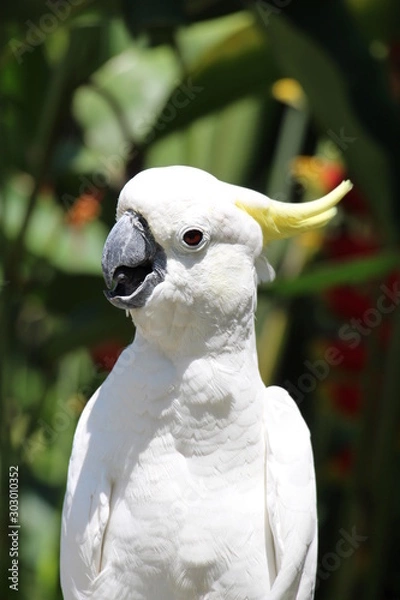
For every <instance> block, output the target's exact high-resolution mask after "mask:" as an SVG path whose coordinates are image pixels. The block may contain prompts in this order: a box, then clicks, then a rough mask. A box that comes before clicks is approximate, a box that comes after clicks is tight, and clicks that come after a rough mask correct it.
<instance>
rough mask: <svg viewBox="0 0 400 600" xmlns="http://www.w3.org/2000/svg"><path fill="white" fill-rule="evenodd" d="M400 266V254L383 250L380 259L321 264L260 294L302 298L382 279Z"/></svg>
mask: <svg viewBox="0 0 400 600" xmlns="http://www.w3.org/2000/svg"><path fill="white" fill-rule="evenodd" d="M399 266H400V257H399V254H398V252H394V251H390V250H387V251H382V252H381V253H380V254H378V255H377V256H372V257H368V258H360V259H356V260H349V261H343V262H334V263H326V264H322V265H321V264H320V265H319V266H318V267H314V268H313V269H312V270H310V271H309V272H308V273H304V275H301V276H300V277H297V278H295V279H287V280H279V279H278V280H275V281H274V282H272V283H270V284H269V285H267V286H264V287H262V288H261V289H260V294H267V295H269V294H275V295H278V296H283V297H293V296H303V295H306V294H314V293H318V292H322V291H324V290H327V289H329V288H331V287H334V286H337V285H356V284H359V283H364V282H366V281H370V280H371V279H376V278H383V277H385V275H387V274H388V273H390V271H392V270H393V269H395V268H396V267H399Z"/></svg>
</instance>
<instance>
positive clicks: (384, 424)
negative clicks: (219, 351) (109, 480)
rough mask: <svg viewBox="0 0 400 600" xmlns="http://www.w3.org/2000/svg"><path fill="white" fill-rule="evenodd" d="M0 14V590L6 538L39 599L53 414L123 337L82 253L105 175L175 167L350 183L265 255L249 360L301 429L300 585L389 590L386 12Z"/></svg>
mask: <svg viewBox="0 0 400 600" xmlns="http://www.w3.org/2000/svg"><path fill="white" fill-rule="evenodd" d="M0 22H1V29H0V42H1V51H0V85H1V98H0V111H1V112H0V150H1V154H0V174H1V177H0V181H1V183H0V185H1V189H0V193H1V213H0V214H1V220H0V244H1V246H0V255H1V266H0V277H1V279H0V281H1V286H0V306H1V335H0V353H1V482H2V489H1V508H0V523H1V531H2V536H1V551H2V557H1V565H0V566H1V578H0V586H1V590H0V596H1V598H13V597H14V595H15V594H16V592H15V591H12V590H10V588H9V585H10V584H11V583H12V580H9V579H8V577H9V576H10V575H11V573H10V571H8V569H10V567H11V560H12V557H11V556H10V554H9V552H10V549H11V550H13V549H14V550H17V551H18V561H19V562H18V575H19V579H18V586H19V598H23V599H25V598H26V599H28V598H29V600H56V599H59V598H61V595H60V591H59V584H58V546H59V526H60V513H61V505H62V499H63V494H64V487H65V480H66V469H67V463H68V458H69V454H70V448H71V442H72V436H73V432H74V429H75V425H76V421H77V419H78V417H79V414H80V412H81V410H82V407H83V406H84V404H85V402H86V401H87V399H88V398H89V397H90V395H91V394H92V392H93V391H94V390H95V389H96V387H97V386H98V385H99V384H100V383H101V381H102V380H103V379H104V377H105V376H106V374H107V372H108V371H109V370H110V369H111V368H112V365H113V363H114V362H115V360H116V357H117V356H118V354H119V352H120V351H121V349H122V348H123V347H124V345H126V344H127V343H129V341H130V340H131V339H132V337H133V330H132V326H131V324H130V322H129V321H128V320H126V319H125V316H124V314H123V313H122V311H118V310H116V309H114V308H113V307H111V306H110V305H108V303H107V302H106V300H105V299H104V297H103V294H102V289H103V282H102V277H101V270H100V257H101V251H102V245H103V243H104V240H105V237H106V235H107V231H108V230H109V229H110V227H111V226H112V223H113V220H114V211H115V206H116V200H117V196H118V191H119V189H120V188H121V186H122V185H123V183H124V182H125V181H126V180H127V179H128V178H129V177H132V176H133V175H134V174H135V173H137V172H138V171H140V170H141V169H143V168H146V167H149V166H156V165H167V164H189V165H192V166H197V167H200V168H203V169H206V170H208V171H210V172H211V173H213V174H214V175H216V176H217V177H219V178H221V179H224V180H226V181H230V182H232V183H237V184H241V185H245V186H248V187H252V188H255V189H258V190H260V191H262V192H266V193H268V194H269V195H271V196H273V197H275V198H278V199H280V200H288V201H292V202H298V201H302V200H303V199H310V198H314V197H317V196H318V195H321V194H323V193H325V192H327V191H329V190H330V189H332V188H333V187H334V186H335V185H337V184H338V183H339V182H340V181H341V180H342V179H343V178H347V177H348V178H350V179H351V180H352V181H353V182H354V184H355V187H354V190H353V191H352V192H351V193H350V194H349V195H348V196H347V197H346V198H345V199H344V200H343V201H342V203H341V211H340V214H339V215H338V217H337V219H336V220H335V221H334V222H333V223H332V224H331V225H330V226H329V227H328V228H327V229H326V230H325V231H323V232H316V233H312V234H307V235H303V236H301V237H300V238H298V239H295V240H291V241H285V242H282V243H275V244H274V245H272V246H271V247H270V248H269V250H268V255H269V257H270V260H271V262H272V263H273V264H274V266H275V268H276V271H277V280H276V282H275V283H273V284H272V285H270V286H268V287H267V286H264V287H263V288H262V289H260V295H259V309H258V315H257V331H258V342H259V357H260V369H261V372H262V375H263V377H264V380H265V382H266V383H267V384H268V383H272V382H274V383H279V384H280V385H283V386H285V387H286V388H287V389H288V390H289V391H290V392H291V393H292V395H293V397H294V398H295V399H296V401H297V402H298V403H299V406H300V409H301V410H302V412H303V414H304V416H305V418H306V420H307V422H308V423H309V425H310V428H311V432H312V439H313V443H314V448H315V460H316V468H317V479H318V490H319V521H320V557H319V567H318V589H317V596H316V597H317V598H318V599H321V600H352V599H354V598H363V599H366V600H375V599H376V600H383V599H391V600H396V599H397V600H399V598H400V550H399V548H400V489H399V481H400V469H399V447H400V445H399V441H400V438H399V407H400V402H399V400H400V397H399V396H400V394H399V391H400V390H399V388H400V366H399V364H400V361H399V357H400V311H399V308H398V305H399V303H400V298H399V291H400V279H399V258H398V247H397V244H398V237H399V219H400V208H399V207H400V204H399V193H400V160H399V158H400V144H399V139H400V121H399V116H400V4H399V3H398V2H397V0H382V1H380V2H377V1H376V0H347V1H345V0H334V1H333V0H326V1H325V2H320V1H311V0H270V2H263V1H257V2H253V1H248V2H227V1H220V2H218V1H217V0H140V1H136V2H134V1H132V0H125V1H123V2H122V3H119V2H111V0H100V1H90V0H53V1H52V0H48V1H47V2H40V1H39V0H32V1H30V2H24V1H23V0H15V1H14V2H9V3H2V5H1V6H0ZM10 467H18V481H19V483H18V517H17V518H18V524H19V525H20V528H19V529H18V547H17V546H16V545H14V546H12V542H13V538H12V537H10V536H9V535H7V532H9V531H10V530H11V531H14V529H15V528H13V526H14V525H15V523H13V522H12V520H11V519H12V518H15V515H14V514H13V513H12V514H11V515H10V504H9V500H10V498H11V499H13V500H14V504H12V505H11V507H12V508H15V506H16V504H15V499H16V493H17V492H16V489H17V485H16V483H15V481H12V482H11V483H12V486H11V491H12V492H13V493H12V494H11V495H10V494H9V489H10V474H12V475H13V479H15V478H16V473H17V470H16V469H15V468H14V469H12V468H11V470H10ZM9 525H11V528H10V527H9ZM15 537H16V536H15Z"/></svg>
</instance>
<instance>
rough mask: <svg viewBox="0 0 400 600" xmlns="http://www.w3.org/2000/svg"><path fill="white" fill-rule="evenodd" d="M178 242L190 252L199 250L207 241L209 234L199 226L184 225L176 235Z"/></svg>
mask: <svg viewBox="0 0 400 600" xmlns="http://www.w3.org/2000/svg"><path fill="white" fill-rule="evenodd" d="M178 240H179V244H180V245H181V246H182V247H183V248H184V249H185V250H190V251H191V252H197V251H198V250H201V249H202V248H203V247H204V246H205V245H206V244H207V242H208V241H209V236H208V234H207V232H206V231H204V230H203V229H202V228H201V227H198V226H193V227H184V228H183V229H181V231H180V232H179V235H178Z"/></svg>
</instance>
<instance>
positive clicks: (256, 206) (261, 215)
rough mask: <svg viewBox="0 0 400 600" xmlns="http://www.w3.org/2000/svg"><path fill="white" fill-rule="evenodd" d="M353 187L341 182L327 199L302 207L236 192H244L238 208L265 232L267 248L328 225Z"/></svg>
mask: <svg viewBox="0 0 400 600" xmlns="http://www.w3.org/2000/svg"><path fill="white" fill-rule="evenodd" d="M235 187H236V186H235ZM352 187H353V184H352V183H351V181H348V180H347V181H342V183H341V184H340V185H338V186H337V187H336V188H335V189H334V190H332V191H331V192H329V194H327V195H326V196H323V197H322V198H319V199H318V200H312V201H311V202H303V203H300V204H290V203H288V202H278V201H277V200H270V199H269V198H267V197H266V196H262V195H261V194H258V193H257V192H251V191H250V190H245V189H244V188H239V187H237V188H236V189H237V190H240V189H242V190H243V192H244V194H243V196H244V197H243V198H241V199H240V200H236V202H235V204H236V206H237V207H238V208H240V209H242V210H244V211H245V212H246V213H247V214H249V215H250V216H251V217H253V219H255V220H256V221H257V223H258V224H259V225H260V227H261V229H262V234H263V240H264V244H267V243H268V242H270V241H271V240H276V239H279V238H286V237H290V236H292V235H297V234H298V233H302V232H303V231H308V230H309V229H314V228H317V227H322V226H323V225H325V224H326V223H328V221H330V220H331V219H332V217H334V216H335V214H336V212H337V209H336V204H337V203H338V202H339V201H340V200H341V199H342V198H343V196H345V195H346V194H347V192H349V191H350V190H351V188H352ZM248 192H249V193H248ZM240 195H242V194H240ZM260 200H261V201H260Z"/></svg>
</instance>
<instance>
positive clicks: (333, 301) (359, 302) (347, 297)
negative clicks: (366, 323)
mask: <svg viewBox="0 0 400 600" xmlns="http://www.w3.org/2000/svg"><path fill="white" fill-rule="evenodd" d="M325 298H326V301H327V304H328V306H329V308H330V309H331V310H332V311H333V312H334V313H335V314H336V315H337V316H339V317H342V318H344V319H352V318H355V319H357V318H363V316H364V314H365V312H366V311H367V310H368V309H369V308H371V298H370V297H369V296H368V295H367V294H363V293H361V292H359V291H358V290H356V289H355V288H353V287H351V286H350V285H343V286H340V287H335V288H331V289H330V290H328V291H327V292H325Z"/></svg>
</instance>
